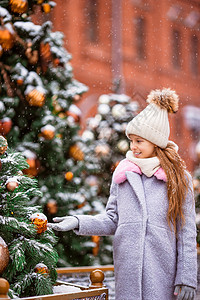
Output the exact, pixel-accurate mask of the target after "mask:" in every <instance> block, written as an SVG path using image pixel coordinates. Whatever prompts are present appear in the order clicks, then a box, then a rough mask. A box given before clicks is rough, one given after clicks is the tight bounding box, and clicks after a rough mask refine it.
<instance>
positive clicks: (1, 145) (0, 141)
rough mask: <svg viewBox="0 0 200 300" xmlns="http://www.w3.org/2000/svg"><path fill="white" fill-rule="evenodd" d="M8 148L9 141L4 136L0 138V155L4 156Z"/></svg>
mask: <svg viewBox="0 0 200 300" xmlns="http://www.w3.org/2000/svg"><path fill="white" fill-rule="evenodd" d="M7 148H8V143H7V140H6V139H5V138H4V137H3V136H0V155H3V154H4V153H5V152H6V150H7Z"/></svg>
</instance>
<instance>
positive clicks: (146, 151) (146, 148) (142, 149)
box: [129, 134, 156, 158]
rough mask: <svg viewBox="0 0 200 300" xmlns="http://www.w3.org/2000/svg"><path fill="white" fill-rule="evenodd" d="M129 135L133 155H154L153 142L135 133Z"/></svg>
mask: <svg viewBox="0 0 200 300" xmlns="http://www.w3.org/2000/svg"><path fill="white" fill-rule="evenodd" d="M129 137H130V139H131V144H130V149H131V151H132V152H133V155H134V157H137V158H149V157H154V156H156V154H155V145H154V144H152V143H151V142H149V141H147V140H145V139H143V138H141V137H140V136H138V135H135V134H130V135H129Z"/></svg>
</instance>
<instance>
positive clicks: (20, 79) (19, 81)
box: [17, 78, 24, 86]
mask: <svg viewBox="0 0 200 300" xmlns="http://www.w3.org/2000/svg"><path fill="white" fill-rule="evenodd" d="M23 83H24V80H23V79H22V78H18V79H17V85H19V86H21V85H22V84H23Z"/></svg>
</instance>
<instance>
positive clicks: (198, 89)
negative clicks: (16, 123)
mask: <svg viewBox="0 0 200 300" xmlns="http://www.w3.org/2000/svg"><path fill="white" fill-rule="evenodd" d="M56 3H57V6H56V7H55V8H54V10H53V11H52V13H51V20H52V22H53V24H54V29H55V30H60V31H62V32H63V33H64V34H65V42H66V48H67V49H68V51H69V52H70V53H71V54H72V56H73V59H72V65H73V68H74V74H75V78H76V79H78V80H80V81H81V82H83V83H85V84H86V85H88V87H89V92H88V93H87V94H86V95H85V96H84V97H83V99H82V101H81V103H80V107H81V109H82V111H83V123H84V120H85V118H86V117H88V116H90V115H94V113H95V112H96V111H95V110H96V104H97V100H98V96H99V95H100V94H103V93H109V92H111V91H112V90H114V89H115V91H118V92H120V93H126V94H128V95H129V96H131V97H132V98H133V100H137V101H138V102H139V103H140V106H141V108H144V107H145V99H146V96H147V94H148V93H149V92H150V90H151V89H155V88H162V87H171V88H172V89H175V90H176V91H177V93H178V94H179V96H180V109H179V112H178V114H176V115H173V116H171V124H172V129H171V139H173V140H174V141H176V142H177V144H178V145H179V147H180V154H181V155H182V156H183V158H184V159H185V160H186V162H187V165H188V167H189V169H190V170H193V168H194V164H195V157H196V155H195V145H196V143H197V141H198V139H199V136H200V135H199V133H200V114H199V110H198V109H199V107H200V101H199V100H200V81H199V80H200V55H199V54H200V2H199V1H198V0H160V1H157V0H57V1H56ZM175 132H176V133H175Z"/></svg>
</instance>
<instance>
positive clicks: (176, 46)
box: [172, 30, 181, 69]
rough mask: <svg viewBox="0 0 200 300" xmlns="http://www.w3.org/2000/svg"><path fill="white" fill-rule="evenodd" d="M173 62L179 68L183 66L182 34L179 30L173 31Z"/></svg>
mask: <svg viewBox="0 0 200 300" xmlns="http://www.w3.org/2000/svg"><path fill="white" fill-rule="evenodd" d="M172 64H173V66H174V67H175V68H177V69H179V68H180V67H181V34H180V32H179V31H178V30H173V31H172Z"/></svg>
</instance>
